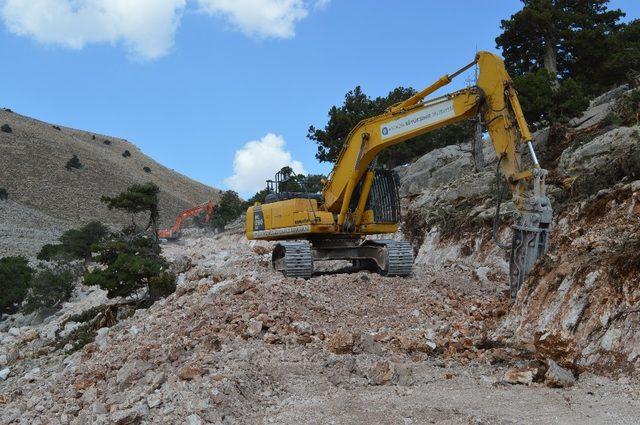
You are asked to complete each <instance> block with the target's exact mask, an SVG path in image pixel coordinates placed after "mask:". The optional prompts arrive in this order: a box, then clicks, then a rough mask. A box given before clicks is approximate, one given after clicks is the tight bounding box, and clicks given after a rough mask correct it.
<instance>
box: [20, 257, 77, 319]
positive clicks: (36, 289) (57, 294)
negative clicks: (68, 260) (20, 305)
mask: <svg viewBox="0 0 640 425" xmlns="http://www.w3.org/2000/svg"><path fill="white" fill-rule="evenodd" d="M75 280H76V276H75V274H74V273H73V272H72V271H71V270H70V269H65V268H55V269H53V268H52V269H49V268H47V269H43V270H41V271H39V272H38V273H37V274H36V275H35V277H34V278H33V279H32V281H31V284H30V285H29V290H28V293H27V297H26V302H25V305H24V309H23V310H24V312H25V313H32V312H34V311H46V312H48V313H53V312H55V311H57V310H59V309H60V308H61V307H62V303H64V302H65V301H67V300H68V299H69V298H70V297H71V294H72V293H73V289H74V287H75Z"/></svg>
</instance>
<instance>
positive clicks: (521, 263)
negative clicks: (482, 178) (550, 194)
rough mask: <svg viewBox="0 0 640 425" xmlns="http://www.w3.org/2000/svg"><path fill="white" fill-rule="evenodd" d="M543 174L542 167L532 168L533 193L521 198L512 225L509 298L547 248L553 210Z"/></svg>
mask: <svg viewBox="0 0 640 425" xmlns="http://www.w3.org/2000/svg"><path fill="white" fill-rule="evenodd" d="M546 175H547V171H546V170H543V169H534V184H533V188H534V190H533V195H532V196H530V197H528V198H526V199H524V205H523V208H522V209H521V210H520V211H519V212H518V213H517V216H516V222H515V224H514V225H513V242H512V244H511V259H510V264H509V278H510V282H509V284H510V285H509V286H510V293H511V298H515V297H516V296H517V295H518V291H519V290H520V287H521V286H522V284H523V283H524V280H525V278H526V276H527V274H528V272H529V270H531V268H532V267H533V265H534V264H535V262H536V261H537V260H538V258H540V257H541V256H542V255H544V253H545V252H546V251H547V244H548V241H549V231H550V230H551V221H552V216H553V209H552V208H551V202H549V198H547V196H546V194H545V191H546V189H545V178H546Z"/></svg>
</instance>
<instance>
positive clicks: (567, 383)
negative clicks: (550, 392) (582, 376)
mask: <svg viewBox="0 0 640 425" xmlns="http://www.w3.org/2000/svg"><path fill="white" fill-rule="evenodd" d="M547 364H548V366H549V369H548V370H547V373H546V374H545V375H544V378H545V380H544V383H545V385H547V386H548V387H553V388H566V387H572V386H574V385H575V383H576V378H575V377H574V376H573V373H571V372H570V371H568V370H567V369H565V368H563V367H562V366H559V365H558V364H557V363H556V362H554V361H553V360H547Z"/></svg>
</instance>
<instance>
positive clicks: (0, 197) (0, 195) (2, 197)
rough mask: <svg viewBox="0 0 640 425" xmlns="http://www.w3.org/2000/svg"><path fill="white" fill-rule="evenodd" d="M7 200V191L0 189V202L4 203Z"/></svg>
mask: <svg viewBox="0 0 640 425" xmlns="http://www.w3.org/2000/svg"><path fill="white" fill-rule="evenodd" d="M7 199H9V194H8V193H7V189H5V188H4V187H0V201H6V200H7Z"/></svg>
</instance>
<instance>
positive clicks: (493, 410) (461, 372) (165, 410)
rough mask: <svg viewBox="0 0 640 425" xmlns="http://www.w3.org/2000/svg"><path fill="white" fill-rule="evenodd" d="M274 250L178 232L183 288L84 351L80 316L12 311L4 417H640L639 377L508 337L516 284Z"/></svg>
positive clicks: (448, 270)
mask: <svg viewBox="0 0 640 425" xmlns="http://www.w3.org/2000/svg"><path fill="white" fill-rule="evenodd" d="M269 250H270V249H269V247H268V246H266V244H265V245H263V244H254V243H249V242H247V241H246V240H244V238H242V236H241V235H237V234H236V235H222V236H218V237H213V236H191V237H189V238H187V239H185V240H183V241H182V243H181V244H175V245H167V246H166V247H165V253H166V255H167V257H168V258H170V259H171V260H173V261H174V267H175V268H176V269H177V270H178V271H181V272H182V273H181V274H180V284H179V287H178V291H177V292H176V293H175V294H174V295H172V296H170V297H169V298H167V299H166V300H164V301H161V302H158V303H156V304H155V305H153V306H152V307H150V308H149V309H143V310H138V311H136V312H135V313H134V314H133V315H132V316H131V317H129V318H123V319H121V320H119V321H118V322H117V323H116V324H115V325H113V326H112V327H110V328H108V327H104V328H101V329H98V330H97V336H96V338H95V341H94V342H90V343H88V344H86V345H84V347H82V348H81V349H79V350H77V351H75V352H73V353H72V354H65V349H60V348H59V349H57V350H56V349H54V347H52V346H53V345H55V340H56V335H55V331H54V330H53V328H54V327H55V326H58V327H62V328H63V329H65V330H67V331H68V330H69V329H72V328H73V326H74V324H73V322H66V323H65V321H64V320H62V319H63V317H61V316H57V318H56V319H55V320H54V321H55V322H56V325H55V326H54V325H53V324H49V325H48V327H47V323H48V322H45V324H41V325H34V326H29V325H27V326H22V327H18V325H19V324H20V323H17V322H15V321H14V322H11V323H9V324H7V325H5V326H4V329H3V330H5V333H2V334H0V338H1V341H2V345H1V347H2V348H1V350H2V352H3V354H2V356H3V357H0V360H1V361H2V362H3V364H5V365H8V369H9V372H8V376H7V377H6V380H5V381H2V382H0V423H2V424H9V423H22V424H38V423H42V424H49V423H50V424H57V423H63V424H64V423H73V424H85V423H105V424H106V423H118V424H127V423H185V422H186V423H189V424H202V423H283V424H285V423H287V424H288V423H295V422H298V423H345V424H347V423H348V424H355V423H361V424H368V423H372V422H374V423H389V424H396V423H405V424H410V423H415V424H418V423H420V424H422V423H464V424H468V423H491V424H493V423H499V424H511V423H513V424H516V423H517V424H522V423H541V424H542V423H544V424H548V423H562V424H567V423H581V424H584V423H598V424H601V423H634V422H635V420H637V417H638V412H639V411H640V385H638V384H637V381H633V380H631V379H629V378H627V377H621V378H617V379H615V380H612V379H611V378H604V377H598V376H595V375H592V374H590V373H584V374H582V375H580V376H579V379H577V380H576V379H575V377H574V375H573V374H572V373H571V372H568V371H567V370H565V369H562V368H560V367H558V366H556V365H555V364H554V363H552V362H548V361H547V359H546V358H545V357H544V356H541V355H540V354H539V353H536V352H535V350H529V349H527V347H520V346H517V345H513V344H511V343H510V342H509V341H505V340H501V339H499V338H497V337H496V336H495V331H496V329H497V328H498V326H499V324H500V322H501V319H502V318H503V317H504V315H505V314H506V313H507V310H508V308H509V301H508V299H507V298H506V287H505V285H504V284H503V283H502V282H494V283H493V284H492V285H487V284H486V282H485V283H483V282H482V281H481V280H479V279H478V278H477V277H476V276H474V273H469V272H466V271H464V270H463V269H461V268H459V267H456V266H455V265H451V266H450V267H444V268H441V269H439V270H435V269H431V268H429V267H419V268H418V270H417V273H416V275H415V277H413V278H410V279H400V278H386V277H382V276H378V275H376V274H370V273H368V272H359V273H356V274H339V275H336V274H333V273H332V272H327V273H326V274H320V275H318V276H315V277H313V278H312V279H310V280H308V281H304V280H301V279H292V278H283V277H282V276H281V275H279V274H278V273H276V272H274V271H272V270H270V268H269V256H270V254H269ZM87 299H92V300H95V301H96V302H98V301H97V300H98V299H99V294H95V293H94V294H93V295H91V296H90V297H87V296H85V297H83V298H82V300H83V301H82V302H83V303H86V302H87V301H86V300H87ZM114 302H115V301H114ZM72 304H73V303H72ZM86 307H87V306H86V305H85V306H84V308H86ZM65 311H66V313H63V314H62V316H66V317H67V318H68V317H69V316H70V315H71V314H72V311H71V310H69V309H65ZM7 326H13V327H12V328H9V329H6V327H7ZM57 338H60V335H58V336H57ZM65 348H66V350H68V351H73V347H72V345H67V347H65ZM548 365H551V367H550V368H549V367H548ZM2 367H4V366H2ZM547 368H549V370H546V369H547ZM5 370H6V369H5ZM562 386H564V387H565V388H556V387H562Z"/></svg>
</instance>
